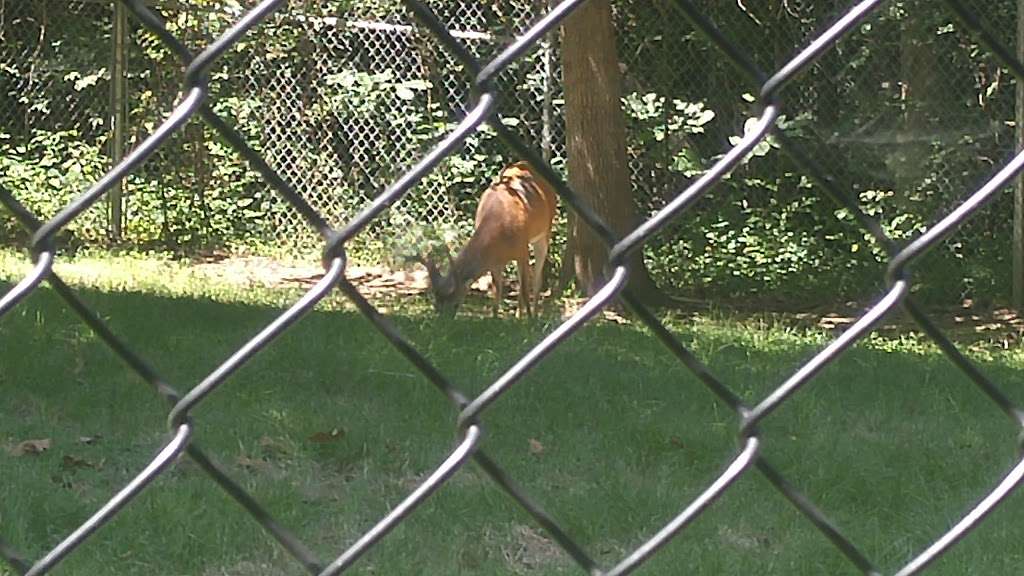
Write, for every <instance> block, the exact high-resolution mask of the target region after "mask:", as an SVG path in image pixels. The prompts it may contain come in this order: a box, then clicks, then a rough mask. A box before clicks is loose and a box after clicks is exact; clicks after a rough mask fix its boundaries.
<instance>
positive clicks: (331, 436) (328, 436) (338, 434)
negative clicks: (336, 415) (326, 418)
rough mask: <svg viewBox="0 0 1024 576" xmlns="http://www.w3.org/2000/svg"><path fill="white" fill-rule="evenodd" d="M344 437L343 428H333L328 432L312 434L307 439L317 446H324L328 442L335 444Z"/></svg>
mask: <svg viewBox="0 0 1024 576" xmlns="http://www.w3.org/2000/svg"><path fill="white" fill-rule="evenodd" d="M344 437H345V429H344V428H334V429H332V430H331V431H330V432H314V433H313V434H312V435H310V437H309V441H310V442H316V443H317V444H326V443H328V442H335V441H337V440H341V439H342V438H344Z"/></svg>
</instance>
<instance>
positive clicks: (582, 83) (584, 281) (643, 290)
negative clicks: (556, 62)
mask: <svg viewBox="0 0 1024 576" xmlns="http://www.w3.org/2000/svg"><path fill="white" fill-rule="evenodd" d="M562 70H563V75H564V84H565V129H566V137H567V140H568V142H567V145H568V162H567V168H568V172H569V183H570V184H571V185H572V188H573V190H575V191H576V192H577V193H578V194H580V196H581V197H582V198H583V199H584V200H585V201H586V202H587V203H588V204H589V205H590V206H591V207H593V209H594V212H595V213H596V214H597V215H598V216H600V217H601V218H602V219H603V220H604V221H605V222H606V223H607V224H608V226H609V227H610V228H611V229H612V230H613V231H614V232H615V233H616V234H617V235H619V236H620V237H621V236H624V235H625V234H626V233H628V232H629V231H630V230H632V229H633V228H634V227H635V226H636V224H637V218H636V207H635V206H634V202H633V193H632V188H631V186H630V179H629V164H628V161H627V159H626V125H625V118H624V117H623V112H622V103H621V93H622V76H621V71H620V70H619V59H618V56H617V54H616V47H615V29H614V26H613V24H612V12H611V6H610V5H609V0H590V1H589V2H586V3H584V4H583V5H582V6H581V7H579V8H577V9H576V11H575V12H574V13H573V14H572V15H571V16H569V17H568V18H567V19H566V21H565V26H564V37H563V39H562ZM572 222H573V224H572V226H571V228H570V230H569V247H568V249H567V254H571V255H572V257H573V265H574V268H575V272H576V283H577V287H578V288H579V289H580V290H581V291H582V292H584V293H586V294H587V295H593V294H594V293H595V292H596V291H597V290H598V289H599V288H600V287H601V285H602V284H604V282H605V276H604V268H605V264H606V263H607V262H608V250H607V248H606V246H605V245H604V244H603V243H602V242H601V240H600V239H599V238H598V237H597V236H596V235H595V234H594V233H593V232H592V231H591V230H590V229H589V228H588V227H587V226H586V224H585V223H583V222H581V221H580V219H579V218H573V219H572ZM630 264H631V269H630V282H629V288H630V290H631V291H632V292H633V293H634V294H636V295H637V296H638V297H639V298H641V299H642V300H645V301H648V302H651V303H655V304H660V303H663V302H662V297H661V294H660V292H659V291H658V290H657V288H656V287H655V286H654V283H653V282H652V281H651V279H650V275H649V274H648V272H647V268H646V267H645V266H644V263H643V258H642V255H640V254H639V253H638V254H637V256H636V257H635V258H633V259H632V260H631V262H630Z"/></svg>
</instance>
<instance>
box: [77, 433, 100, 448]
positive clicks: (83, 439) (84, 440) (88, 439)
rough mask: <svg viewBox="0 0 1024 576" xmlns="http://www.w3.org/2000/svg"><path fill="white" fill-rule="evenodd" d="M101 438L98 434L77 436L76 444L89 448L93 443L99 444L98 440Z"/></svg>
mask: <svg viewBox="0 0 1024 576" xmlns="http://www.w3.org/2000/svg"><path fill="white" fill-rule="evenodd" d="M102 438H103V436H100V435H99V434H97V435H95V436H79V437H78V443H79V444H85V445H86V446H89V445H91V444H95V443H97V442H99V441H100V439H102Z"/></svg>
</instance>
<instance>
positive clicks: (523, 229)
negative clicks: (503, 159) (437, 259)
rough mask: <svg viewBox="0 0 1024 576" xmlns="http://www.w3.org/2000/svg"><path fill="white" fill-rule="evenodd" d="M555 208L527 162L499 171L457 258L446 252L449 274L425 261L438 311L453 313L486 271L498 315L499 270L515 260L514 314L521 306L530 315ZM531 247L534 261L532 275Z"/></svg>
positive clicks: (549, 190) (546, 187)
mask: <svg viewBox="0 0 1024 576" xmlns="http://www.w3.org/2000/svg"><path fill="white" fill-rule="evenodd" d="M556 207H557V198H556V196H555V191H554V189H553V188H552V187H551V184H550V183H548V181H547V180H545V179H544V178H543V177H541V176H540V175H539V174H538V173H537V172H536V171H535V170H534V169H533V167H532V166H530V164H529V163H527V162H516V163H515V164H512V165H511V166H508V167H506V168H505V169H504V170H502V171H501V174H500V175H499V176H498V180H497V181H496V182H494V183H493V184H491V185H490V186H489V187H488V188H487V189H486V190H484V193H483V195H481V196H480V203H479V204H478V205H477V207H476V221H475V225H474V229H473V235H472V236H471V237H470V238H469V242H467V243H466V245H465V246H464V247H463V248H462V250H460V251H459V253H458V255H457V256H455V258H452V256H451V252H448V262H449V264H450V267H449V270H448V274H447V275H442V274H441V273H440V272H439V271H438V269H437V266H436V264H435V263H434V262H433V261H432V260H431V259H430V258H429V257H428V258H424V260H423V263H424V265H426V267H427V272H428V274H429V276H430V289H431V291H432V292H433V294H434V308H435V309H436V310H437V312H438V313H439V314H442V315H445V316H454V315H455V312H456V310H457V309H458V307H459V305H460V304H461V303H462V300H463V299H464V298H465V297H466V289H467V288H468V286H469V284H470V283H471V282H473V281H474V280H476V279H477V278H479V277H480V276H482V275H483V274H484V273H485V272H490V273H491V283H492V284H494V314H495V316H497V314H498V309H499V307H500V306H501V297H502V294H501V293H502V288H503V284H504V282H503V278H502V273H503V272H504V271H505V265H506V264H508V263H509V262H510V261H512V260H515V261H516V268H517V270H518V272H519V307H518V308H517V309H516V316H517V317H518V316H519V315H520V313H521V312H523V311H524V310H525V312H526V314H527V315H528V316H530V315H532V310H531V306H530V303H531V298H530V296H531V289H532V295H533V301H534V302H536V300H537V298H538V297H539V296H540V288H541V281H542V279H543V275H544V260H545V259H547V256H548V241H549V240H550V236H551V221H552V220H553V219H554V217H555V209H556ZM530 245H532V246H533V251H534V254H535V255H536V259H537V263H536V266H535V267H534V269H533V274H532V278H531V274H530V249H529V246H530ZM531 280H532V286H531Z"/></svg>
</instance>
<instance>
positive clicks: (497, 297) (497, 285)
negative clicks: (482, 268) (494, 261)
mask: <svg viewBox="0 0 1024 576" xmlns="http://www.w3.org/2000/svg"><path fill="white" fill-rule="evenodd" d="M502 272H503V271H502V270H491V284H492V285H493V286H494V307H493V310H492V312H493V313H494V317H495V318H497V317H498V311H499V310H501V298H502V292H503V291H504V290H503V289H504V284H505V279H504V278H503V277H502Z"/></svg>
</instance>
